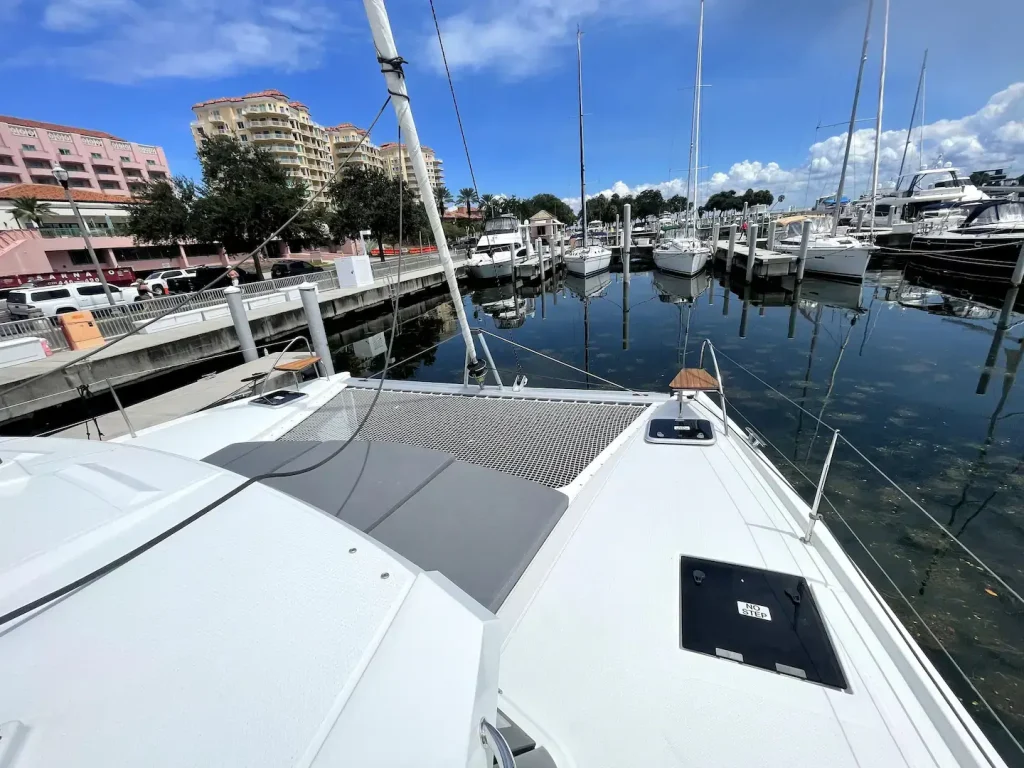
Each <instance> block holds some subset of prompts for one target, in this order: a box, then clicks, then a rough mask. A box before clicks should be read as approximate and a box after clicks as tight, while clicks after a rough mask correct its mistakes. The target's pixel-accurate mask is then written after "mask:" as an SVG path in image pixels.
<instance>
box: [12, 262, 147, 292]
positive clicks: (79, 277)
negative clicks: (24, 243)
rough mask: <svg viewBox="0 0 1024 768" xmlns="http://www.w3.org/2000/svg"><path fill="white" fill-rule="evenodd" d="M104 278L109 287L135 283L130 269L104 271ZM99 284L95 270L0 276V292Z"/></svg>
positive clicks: (133, 271) (121, 268)
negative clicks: (23, 286) (31, 287)
mask: <svg viewBox="0 0 1024 768" xmlns="http://www.w3.org/2000/svg"><path fill="white" fill-rule="evenodd" d="M103 274H104V276H105V277H106V278H107V282H108V283H110V284H111V285H131V284H132V283H134V282H135V270H134V269H132V268H131V267H118V268H117V269H104V270H103ZM95 282H99V278H98V277H97V276H96V270H95V269H83V270H80V271H77V272H37V273H35V274H29V275H6V276H0V290H4V289H7V288H17V287H18V286H21V285H25V283H32V285H63V284H64V283H95Z"/></svg>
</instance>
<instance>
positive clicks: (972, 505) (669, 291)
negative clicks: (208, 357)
mask: <svg viewBox="0 0 1024 768" xmlns="http://www.w3.org/2000/svg"><path fill="white" fill-rule="evenodd" d="M723 281H724V279H723V278H722V277H720V276H719V277H710V276H706V277H703V278H700V279H697V280H692V281H691V280H687V279H681V278H672V277H666V276H663V275H659V274H658V273H656V272H651V271H637V270H635V269H634V272H633V275H632V280H631V282H630V284H629V286H628V288H627V287H626V286H625V284H624V281H623V279H622V276H621V275H620V274H614V273H609V274H605V275H601V276H598V277H595V278H590V279H588V280H587V281H585V282H584V281H583V280H582V279H576V278H572V277H567V278H556V279H554V280H549V281H548V283H547V284H546V286H545V288H544V290H543V291H541V289H540V287H534V288H530V287H529V286H524V287H523V288H522V289H520V290H521V291H522V294H523V295H522V296H521V297H520V299H519V301H520V303H521V306H522V309H521V311H520V312H519V313H517V312H516V311H515V303H514V301H513V299H512V293H511V286H510V285H505V286H502V287H493V286H492V287H481V288H476V289H474V290H469V291H467V293H466V295H465V296H464V299H463V303H464V306H465V308H466V311H467V314H468V315H469V317H470V322H471V323H472V324H474V325H477V326H479V327H482V328H485V329H487V330H489V331H492V332H494V333H497V334H499V335H501V336H504V337H505V338H508V339H511V340H514V341H515V342H517V343H519V344H522V345H524V346H527V347H530V348H532V349H536V350H538V351H540V352H543V353H544V354H547V355H550V356H552V357H556V358H558V359H560V360H562V361H565V362H567V363H570V364H571V365H573V366H575V367H577V368H580V369H586V370H589V371H590V372H591V373H593V374H596V375H598V376H601V377H604V378H606V379H610V380H611V381H614V382H617V383H619V384H622V385H624V386H627V387H630V388H634V389H656V390H665V389H666V388H667V384H668V382H669V380H670V379H671V378H672V376H673V375H674V374H675V373H676V372H677V371H678V369H679V368H680V367H682V366H683V360H684V358H685V360H686V361H687V364H688V365H690V366H695V365H696V363H697V355H698V352H699V349H700V342H701V340H703V339H705V338H708V339H711V341H712V342H713V343H714V345H715V348H716V349H717V350H719V351H720V353H721V355H720V359H719V363H720V364H721V368H722V375H723V381H724V383H725V390H726V396H727V398H728V401H729V407H730V409H732V414H731V415H733V416H734V417H737V416H738V417H739V419H740V420H741V421H746V422H747V423H749V424H752V425H754V426H755V427H756V429H757V431H758V432H759V433H760V434H761V435H763V436H764V437H765V438H766V439H767V440H768V441H770V443H771V445H772V447H768V448H766V449H765V451H766V453H767V454H768V455H769V457H770V458H771V459H772V460H773V461H775V463H776V464H777V465H778V466H779V468H780V469H781V470H782V471H783V472H784V473H785V474H786V475H787V477H788V478H789V479H790V481H791V482H792V483H793V484H794V486H795V487H796V488H797V490H799V491H800V492H801V493H802V494H803V495H804V497H805V498H807V499H810V498H811V497H812V496H813V488H814V486H813V483H810V482H808V481H807V480H806V479H805V478H804V476H803V475H806V476H808V477H810V478H814V479H815V480H816V479H817V477H818V476H819V474H820V472H821V466H822V463H823V461H824V457H825V454H826V452H827V450H828V445H829V442H830V438H831V429H832V428H838V429H840V430H841V432H842V434H843V435H845V436H846V437H847V438H848V439H849V440H850V441H851V442H852V443H853V444H854V445H856V446H857V447H858V448H860V450H861V451H862V452H863V453H864V454H865V456H867V457H868V458H869V459H870V460H871V461H872V462H874V463H875V464H877V465H878V466H879V467H880V468H881V469H882V470H883V471H885V472H886V473H887V474H888V475H889V476H890V477H892V479H893V480H895V481H896V482H897V483H898V484H899V485H900V486H901V487H902V488H903V489H905V490H906V491H907V493H908V494H909V495H910V496H911V497H913V498H914V499H916V500H917V501H918V502H919V503H920V504H922V505H923V506H924V508H925V509H927V510H928V511H929V512H930V513H931V514H932V515H933V516H934V517H935V518H936V519H937V520H938V521H939V522H941V523H942V524H943V525H945V526H946V527H947V528H948V529H949V530H950V531H952V532H953V533H955V534H956V536H957V537H958V538H959V540H960V541H961V542H963V543H964V544H965V545H966V546H967V547H968V548H970V549H971V550H973V551H974V552H975V553H977V554H978V555H979V556H980V557H981V558H982V559H983V560H984V561H985V562H986V563H987V564H988V565H989V566H990V567H992V568H993V569H994V570H995V571H996V572H997V573H998V574H999V575H1000V576H1001V577H1002V578H1003V579H1004V580H1005V581H1006V582H1007V583H1008V584H1009V585H1010V586H1011V587H1013V588H1014V589H1015V590H1017V591H1018V592H1024V566H1022V563H1024V429H1022V427H1024V418H1022V416H1024V386H1015V374H1016V371H1017V367H1018V365H1019V363H1020V360H1021V355H1022V353H1024V316H1022V315H1021V314H1020V313H1019V310H1020V309H1021V305H1020V304H1019V303H1018V305H1017V309H1018V313H1013V314H1011V315H1010V320H1009V324H1010V326H1011V327H1010V328H1009V330H1007V331H1006V332H1005V333H1004V334H1002V338H1001V339H999V340H998V344H994V339H995V336H996V326H997V322H998V320H999V315H1000V307H1001V306H1002V304H1003V300H1004V296H999V295H996V296H991V297H989V298H987V299H984V300H980V299H977V298H972V297H970V295H969V294H965V292H964V291H962V290H959V289H957V290H954V291H951V290H950V289H949V288H948V287H947V288H946V289H945V292H943V291H942V290H935V289H929V288H926V287H923V286H922V285H920V284H917V282H916V278H914V277H913V276H912V275H906V276H905V275H904V273H903V272H902V271H901V270H898V269H888V270H886V269H882V270H875V271H872V272H870V273H869V275H868V278H867V280H866V281H865V282H864V284H863V286H859V285H858V286H851V285H845V284H839V283H831V282H827V281H823V280H811V279H808V280H807V281H805V283H804V285H803V286H802V288H801V292H800V295H799V298H798V300H797V301H794V295H793V293H792V284H790V285H789V286H788V288H789V290H787V289H786V288H787V286H777V287H775V288H771V289H759V288H755V289H754V290H753V291H752V292H750V293H748V294H747V295H746V297H745V296H744V294H743V289H742V288H736V287H733V288H728V287H726V286H725V285H724V284H723ZM737 291H738V292H737ZM585 296H586V297H588V298H586V299H585V298H584V297H585ZM744 298H746V301H745V300H744ZM624 308H628V311H624ZM401 319H402V324H401V326H400V332H399V335H398V337H397V338H396V342H395V351H394V355H393V357H394V359H396V360H404V359H405V358H406V357H409V356H411V355H414V354H416V353H417V352H420V351H422V350H425V349H428V348H429V347H431V346H432V345H434V344H436V343H437V342H439V341H441V340H442V339H446V338H448V337H449V336H452V335H453V334H454V333H456V330H457V329H456V327H455V322H454V312H453V309H452V307H451V304H450V302H448V301H446V300H445V299H444V298H443V297H441V296H436V297H433V298H428V299H426V300H423V301H420V302H418V303H416V304H415V305H409V306H407V307H406V309H405V310H403V313H402V317H401ZM1016 322H1021V323H1022V324H1021V325H1020V326H1017V327H1013V324H1014V323H1016ZM389 324H390V317H383V318H377V319H375V320H372V321H369V322H367V323H364V324H362V325H360V326H359V327H357V328H351V327H349V329H348V330H346V331H344V332H342V331H335V332H334V333H335V335H334V336H333V337H332V342H333V343H334V344H335V346H336V361H335V362H336V367H337V369H338V370H345V369H349V370H352V371H353V372H354V373H355V372H358V373H363V374H368V373H371V372H375V371H377V370H379V369H380V367H381V366H382V364H383V354H382V352H383V349H384V343H385V339H384V335H383V331H384V330H385V329H386V328H387V327H388V326H389ZM515 326H518V327H515ZM490 348H491V351H492V353H493V354H494V357H495V361H496V365H497V367H498V368H499V370H500V371H501V374H502V376H503V378H504V379H505V381H506V383H510V382H511V380H512V379H513V378H514V377H515V376H516V374H517V373H519V372H522V373H525V374H526V375H528V377H529V383H530V385H531V386H552V387H580V386H585V385H586V377H585V376H584V375H583V374H582V373H581V372H579V371H575V370H572V369H569V368H565V367H562V366H559V365H556V364H555V363H552V362H549V361H547V360H544V359H543V358H540V357H538V356H536V355H534V354H532V353H530V352H525V351H522V350H519V351H517V350H515V349H513V348H512V347H511V346H509V345H507V344H505V343H503V342H501V341H499V340H496V339H491V340H490ZM463 355H464V351H463V348H462V346H461V341H460V340H459V339H454V340H452V341H450V342H446V343H444V344H441V346H440V347H438V348H436V349H433V350H431V351H429V352H427V353H426V354H423V355H421V356H419V357H416V358H415V359H413V360H411V361H409V362H405V363H402V364H401V365H399V366H398V368H397V369H396V370H395V371H394V372H393V375H394V376H395V377H396V378H406V379H419V380H430V381H449V382H454V381H461V379H462V368H463ZM990 358H991V359H990ZM987 360H988V366H986V361H987ZM740 366H743V368H746V369H748V370H749V371H750V372H751V373H753V374H756V376H758V377H760V378H761V379H763V380H764V381H765V382H767V383H768V384H771V386H772V387H775V388H776V389H777V390H779V392H781V393H782V394H784V395H785V396H786V397H787V398H790V399H791V400H793V401H795V402H796V403H799V404H800V405H802V406H803V407H804V408H805V409H807V411H809V412H810V413H812V414H814V415H815V416H817V417H818V418H820V419H821V420H822V421H823V422H825V424H826V425H827V426H821V425H819V424H818V422H817V420H816V419H815V418H812V417H811V416H808V415H806V414H803V413H801V411H800V410H799V409H798V408H796V407H795V406H794V405H792V404H790V403H789V402H787V401H786V400H785V399H784V398H783V397H781V396H780V395H778V394H775V393H773V392H771V391H770V390H768V389H767V388H766V387H765V386H764V385H762V384H761V383H759V382H758V381H757V380H756V379H755V378H753V376H751V375H750V374H749V373H747V372H745V371H744V370H743V369H742V368H741V367H740ZM590 383H591V386H594V387H595V388H601V387H603V386H606V385H603V384H601V383H600V382H599V381H593V380H592V381H591V382H590ZM826 494H827V498H828V500H829V501H830V502H831V503H832V504H833V505H834V506H835V510H833V509H832V508H830V507H829V506H828V505H827V504H824V503H823V505H822V506H823V510H824V512H825V515H826V517H825V519H826V521H827V523H828V525H829V527H830V529H831V530H832V531H833V532H834V533H835V534H836V535H837V536H838V537H839V538H840V540H841V541H842V542H843V544H844V546H846V547H847V550H848V551H849V552H850V553H851V554H852V555H853V557H854V559H855V560H856V562H857V563H858V565H860V567H861V568H862V569H863V570H864V571H865V573H866V574H867V575H868V577H869V578H870V579H871V581H872V582H873V584H874V585H875V586H876V588H877V589H878V590H879V591H880V592H882V593H883V594H884V595H885V596H886V598H887V599H888V601H889V604H890V605H891V606H892V608H893V609H894V611H895V612H896V613H897V614H898V615H899V617H900V618H901V619H902V620H903V622H904V623H905V624H906V625H907V626H908V627H909V628H910V630H911V632H912V633H913V634H914V636H915V637H916V638H917V640H918V642H919V643H920V644H921V645H922V646H923V647H924V648H925V649H926V650H927V651H928V652H929V654H930V656H931V658H932V659H933V661H934V663H935V664H936V666H937V667H938V668H939V669H940V671H942V673H943V674H944V675H945V676H946V678H947V679H948V680H949V681H950V683H951V684H954V686H955V690H956V691H957V693H958V694H959V695H961V697H962V699H963V700H964V701H965V703H966V705H967V707H968V708H969V709H970V710H971V711H972V712H973V713H974V714H975V716H976V717H977V718H978V720H979V721H980V722H982V723H983V725H984V726H985V728H986V731H987V732H988V733H989V735H990V738H992V739H993V741H994V742H995V743H996V744H997V746H998V747H999V748H1000V751H1002V752H1003V754H1004V755H1005V757H1006V759H1007V760H1008V761H1010V762H1011V763H1012V764H1021V759H1020V753H1018V752H1017V750H1016V749H1015V748H1014V747H1012V745H1010V742H1009V740H1008V739H1007V738H1006V737H1005V735H1004V734H1002V732H1001V731H1000V730H999V729H998V727H997V726H995V725H994V724H993V723H992V722H991V718H990V717H988V716H987V713H986V711H985V709H984V707H983V706H982V705H981V703H980V701H978V697H977V696H976V695H974V694H973V693H972V692H971V691H970V689H969V688H968V687H967V686H965V685H963V684H956V678H958V675H957V673H956V670H955V667H954V666H953V664H952V662H951V661H950V660H949V659H948V658H946V657H945V655H944V654H943V653H942V652H941V650H940V643H941V646H944V647H945V648H946V649H947V650H949V651H950V653H951V654H952V656H953V658H954V659H955V661H956V663H957V664H958V665H960V667H962V668H963V670H964V671H965V672H966V673H967V674H968V675H969V676H970V678H971V680H972V681H973V682H974V684H975V685H976V686H977V687H978V688H979V689H980V690H981V691H982V693H983V694H984V696H985V698H986V699H987V700H988V701H989V703H990V704H991V705H992V706H993V707H994V708H995V709H996V710H997V711H998V712H999V714H1000V716H1001V717H1002V718H1003V720H1004V721H1005V722H1007V723H1008V724H1009V725H1010V727H1011V728H1012V729H1013V731H1014V733H1015V736H1016V737H1017V739H1018V740H1022V741H1024V606H1021V605H1019V604H1017V603H1016V601H1014V600H1013V598H1012V597H1010V596H1009V595H1007V594H1004V593H1005V590H1004V589H1003V588H1002V587H1001V586H1000V585H999V584H998V583H995V582H994V580H993V579H991V577H989V576H987V575H986V574H985V572H984V571H982V570H981V569H980V568H979V567H978V566H977V564H976V563H975V561H973V560H972V559H971V558H970V557H969V556H967V555H966V554H964V553H963V551H962V550H961V549H960V548H959V547H956V546H955V545H951V544H950V542H949V540H948V538H947V537H945V536H943V535H941V534H940V533H939V532H938V529H937V528H936V526H935V525H934V524H933V523H932V522H930V521H929V520H928V519H927V518H926V517H925V515H924V514H923V513H921V512H920V511H919V510H918V509H916V508H915V507H914V506H913V505H912V504H910V503H909V502H908V501H907V500H906V499H905V498H903V497H902V496H901V495H900V494H899V493H898V492H897V491H896V490H895V489H894V488H893V487H892V486H891V485H890V484H889V483H888V482H886V481H885V480H884V478H882V477H881V476H880V475H879V474H878V473H877V472H875V471H874V470H872V469H871V468H870V467H869V466H868V465H867V464H866V462H865V461H864V460H863V459H861V458H860V457H859V456H858V455H857V454H856V453H855V452H854V451H853V450H852V449H850V448H849V447H848V446H846V445H844V444H843V443H842V442H840V443H839V445H838V447H837V449H836V453H835V457H834V459H833V463H832V468H831V471H830V474H829V478H828V484H827V487H826ZM840 516H841V517H840ZM843 520H845V524H844V522H843ZM847 524H848V527H847ZM858 539H860V540H861V541H863V542H864V544H865V545H866V546H867V549H868V550H869V552H870V556H869V555H868V552H866V551H865V549H864V547H863V546H862V545H861V544H859V543H858ZM872 557H873V558H874V559H876V560H877V561H878V563H880V564H881V566H882V567H883V568H884V570H885V573H886V574H888V578H887V577H886V576H885V575H884V574H883V573H882V572H881V571H880V570H879V568H878V567H877V566H876V565H875V563H874V562H873V560H872ZM889 578H891V579H892V582H890V581H889V580H888V579H889ZM898 590H899V591H898ZM899 592H902V593H903V594H904V595H905V596H906V597H907V598H908V599H909V600H910V602H911V603H912V605H913V607H914V609H915V610H916V611H917V613H918V614H920V616H921V617H923V618H924V620H925V621H926V622H927V624H928V626H929V627H930V628H931V631H932V632H934V634H935V637H932V636H931V635H930V634H929V633H928V632H927V631H926V630H925V629H924V628H923V627H922V626H921V625H920V623H919V622H918V621H917V619H916V618H915V616H914V613H913V612H912V611H911V610H910V608H909V607H908V606H907V603H906V602H905V601H904V600H903V599H902V598H901V597H900V595H899Z"/></svg>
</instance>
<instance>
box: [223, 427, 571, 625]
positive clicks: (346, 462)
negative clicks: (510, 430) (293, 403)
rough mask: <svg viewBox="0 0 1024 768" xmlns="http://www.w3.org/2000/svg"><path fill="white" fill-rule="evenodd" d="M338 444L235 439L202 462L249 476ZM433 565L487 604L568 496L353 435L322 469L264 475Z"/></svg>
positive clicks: (304, 462)
mask: <svg viewBox="0 0 1024 768" xmlns="http://www.w3.org/2000/svg"><path fill="white" fill-rule="evenodd" d="M340 445H341V443H340V442H336V441H330V442H325V443H315V442H284V441H281V442H267V443H236V444H233V445H229V446H227V447H225V448H223V449H221V450H220V451H217V452H216V453H214V454H212V455H210V456H208V457H206V459H205V461H207V462H208V463H210V464H214V465H216V466H219V467H223V468H224V469H228V470H231V471H232V472H236V473H238V474H240V475H244V476H246V477H254V476H256V475H261V474H266V473H268V472H277V471H285V472H286V471H290V470H295V469H301V468H303V467H308V466H311V465H313V464H316V463H317V462H319V461H321V460H322V459H324V458H325V457H326V456H328V455H330V453H331V452H332V451H335V450H337V448H338V447H340ZM264 482H266V483H267V484H268V485H270V486H272V487H274V488H277V489H278V490H280V491H282V492H284V493H287V494H289V495H291V496H294V497H296V498H298V499H302V500H303V501H305V502H307V503H308V504H312V505H313V506H315V507H317V508H319V509H322V510H323V511H324V512H327V513H328V514H331V515H334V516H336V517H339V518H341V519H342V520H344V521H345V522H347V523H349V524H350V525H352V526H354V527H356V528H359V529H360V530H361V531H363V532H365V533H368V534H370V535H371V536H373V537H374V538H375V539H377V540H378V541H380V542H381V543H382V544H384V545H385V546H388V547H390V548H391V549H393V550H395V551H396V552H398V553H399V554H401V555H403V556H404V557H407V558H408V559H409V560H411V561H412V562H414V563H416V565H418V566H419V567H421V568H423V569H424V570H437V571H440V572H441V573H443V574H444V575H445V576H447V577H448V578H449V579H451V580H452V581H453V582H455V583H456V584H458V585H459V586H460V587H461V588H462V589H463V590H465V592H466V593H467V594H469V595H470V596H471V597H473V598H474V599H475V600H477V601H478V602H480V604H481V605H483V606H485V607H486V608H488V609H489V610H491V611H496V610H497V609H498V608H499V607H500V606H501V604H502V603H503V602H504V600H505V598H506V597H507V596H508V593H509V592H510V591H511V589H512V587H513V586H515V584H516V582H517V581H518V580H519V577H520V576H521V575H522V573H523V571H525V570H526V567H527V566H528V565H529V563H530V561H531V560H532V559H533V557H534V555H536V554H537V550H538V549H540V546H541V545H542V544H543V543H544V540H545V539H546V538H547V536H548V534H549V533H550V532H551V529H552V528H554V526H555V524H556V523H557V522H558V520H559V518H560V517H561V516H562V513H563V512H564V511H565V508H566V506H567V503H568V499H567V498H566V496H565V495H564V494H562V493H560V492H558V491H555V490H552V489H550V488H547V487H545V486H543V485H540V484H539V483H535V482H532V481H529V480H524V479H522V478H518V477H514V476H512V475H508V474H506V473H504V472H499V471H497V470H493V469H487V468H484V467H479V466H476V465H473V464H468V463H466V462H461V461H456V460H455V459H454V458H453V457H452V456H450V455H449V454H447V453H444V452H442V451H435V450H432V449H428V448H419V447H416V446H410V445H403V444H400V443H388V442H373V441H361V440H356V441H353V443H352V444H351V445H350V446H349V447H348V448H346V449H345V450H344V451H343V452H342V453H341V454H340V455H338V456H336V457H334V458H332V459H331V460H330V461H328V462H327V463H326V464H324V465H323V466H322V467H318V468H317V469H315V470H312V471H309V472H304V473H302V474H299V475H295V476H293V477H284V478H271V479H269V480H266V481H264Z"/></svg>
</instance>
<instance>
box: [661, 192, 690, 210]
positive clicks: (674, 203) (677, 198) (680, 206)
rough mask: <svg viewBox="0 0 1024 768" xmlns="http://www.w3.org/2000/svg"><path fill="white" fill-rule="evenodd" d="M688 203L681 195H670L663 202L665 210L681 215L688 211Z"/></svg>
mask: <svg viewBox="0 0 1024 768" xmlns="http://www.w3.org/2000/svg"><path fill="white" fill-rule="evenodd" d="M689 205H690V201H689V200H687V199H686V197H685V196H683V195H672V197H670V198H669V199H668V200H666V201H665V206H666V209H667V210H669V211H671V212H672V213H683V212H684V211H686V210H688V209H689Z"/></svg>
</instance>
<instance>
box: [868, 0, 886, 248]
mask: <svg viewBox="0 0 1024 768" xmlns="http://www.w3.org/2000/svg"><path fill="white" fill-rule="evenodd" d="M888 51H889V0H885V23H884V24H883V25H882V65H881V69H880V70H879V75H878V114H877V115H876V116H875V157H874V160H873V161H872V165H871V234H872V235H874V233H875V201H876V200H877V199H878V159H879V153H880V152H881V151H882V105H883V104H884V102H885V60H886V55H887V54H888Z"/></svg>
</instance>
